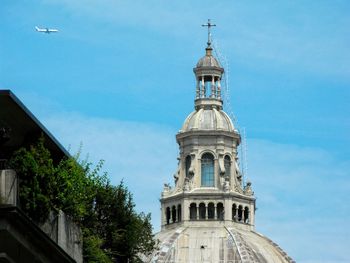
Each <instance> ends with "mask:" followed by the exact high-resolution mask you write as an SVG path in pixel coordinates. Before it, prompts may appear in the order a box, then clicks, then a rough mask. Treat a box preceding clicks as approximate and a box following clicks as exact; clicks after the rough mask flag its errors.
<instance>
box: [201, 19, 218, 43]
mask: <svg viewBox="0 0 350 263" xmlns="http://www.w3.org/2000/svg"><path fill="white" fill-rule="evenodd" d="M202 26H206V27H208V42H207V45H208V46H207V48H210V49H211V33H210V28H211V27H212V26H216V25H215V24H212V23H210V19H208V22H207V23H206V24H203V25H202Z"/></svg>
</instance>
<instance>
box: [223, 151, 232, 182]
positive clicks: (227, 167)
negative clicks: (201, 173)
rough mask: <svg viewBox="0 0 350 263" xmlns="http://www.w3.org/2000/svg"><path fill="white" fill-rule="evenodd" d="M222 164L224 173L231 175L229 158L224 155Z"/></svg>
mask: <svg viewBox="0 0 350 263" xmlns="http://www.w3.org/2000/svg"><path fill="white" fill-rule="evenodd" d="M224 166H225V175H226V176H227V177H231V158H230V156H228V155H226V156H225V158H224Z"/></svg>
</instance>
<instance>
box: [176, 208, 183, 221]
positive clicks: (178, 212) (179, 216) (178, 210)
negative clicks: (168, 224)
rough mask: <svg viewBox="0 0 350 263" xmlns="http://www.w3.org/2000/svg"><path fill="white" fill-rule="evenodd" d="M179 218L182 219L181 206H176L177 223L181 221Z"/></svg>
mask: <svg viewBox="0 0 350 263" xmlns="http://www.w3.org/2000/svg"><path fill="white" fill-rule="evenodd" d="M181 218H182V215H181V205H178V206H177V221H178V222H180V221H181Z"/></svg>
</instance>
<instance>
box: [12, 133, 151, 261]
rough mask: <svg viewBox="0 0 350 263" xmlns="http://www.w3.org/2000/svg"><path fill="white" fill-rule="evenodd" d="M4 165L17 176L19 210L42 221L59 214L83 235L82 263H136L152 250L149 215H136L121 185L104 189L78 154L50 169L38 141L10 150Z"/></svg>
mask: <svg viewBox="0 0 350 263" xmlns="http://www.w3.org/2000/svg"><path fill="white" fill-rule="evenodd" d="M10 165H11V167H13V168H14V169H15V170H16V172H17V174H18V175H19V198H20V205H21V208H22V209H23V211H24V212H25V213H26V214H27V215H28V216H29V217H30V218H32V219H33V220H34V221H36V222H43V221H45V220H46V219H47V218H48V215H49V213H50V211H56V212H57V211H58V210H62V211H64V212H65V213H66V214H67V215H69V216H71V217H72V218H73V220H74V221H75V222H76V223H78V224H79V225H80V227H81V229H82V232H83V257H84V262H89V263H90V262H141V260H140V258H139V256H140V255H141V254H143V255H147V254H149V253H151V252H152V250H153V249H154V247H155V241H154V239H153V235H152V225H151V222H150V221H151V216H150V214H148V215H145V214H144V213H137V212H136V211H135V204H134V202H133V198H132V194H131V193H130V192H129V190H128V188H127V187H126V186H125V185H124V183H123V182H121V183H120V184H119V185H117V186H113V185H111V184H110V181H109V179H108V177H107V174H105V173H102V174H101V168H102V166H103V162H102V161H100V162H99V163H98V164H97V165H96V166H95V167H93V165H92V163H90V162H88V161H80V160H79V153H78V154H77V155H76V156H75V157H72V158H64V159H63V160H61V161H60V162H59V163H58V164H54V162H53V160H52V158H51V154H50V151H49V150H48V149H47V148H46V147H45V141H44V139H43V137H41V138H40V139H39V141H38V142H37V144H35V145H32V146H30V147H29V148H28V149H26V148H21V149H19V150H18V151H16V152H15V153H14V155H13V157H12V159H11V160H10Z"/></svg>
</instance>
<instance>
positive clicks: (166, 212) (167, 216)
mask: <svg viewBox="0 0 350 263" xmlns="http://www.w3.org/2000/svg"><path fill="white" fill-rule="evenodd" d="M165 218H166V224H167V225H169V223H170V207H167V208H166V210H165Z"/></svg>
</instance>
